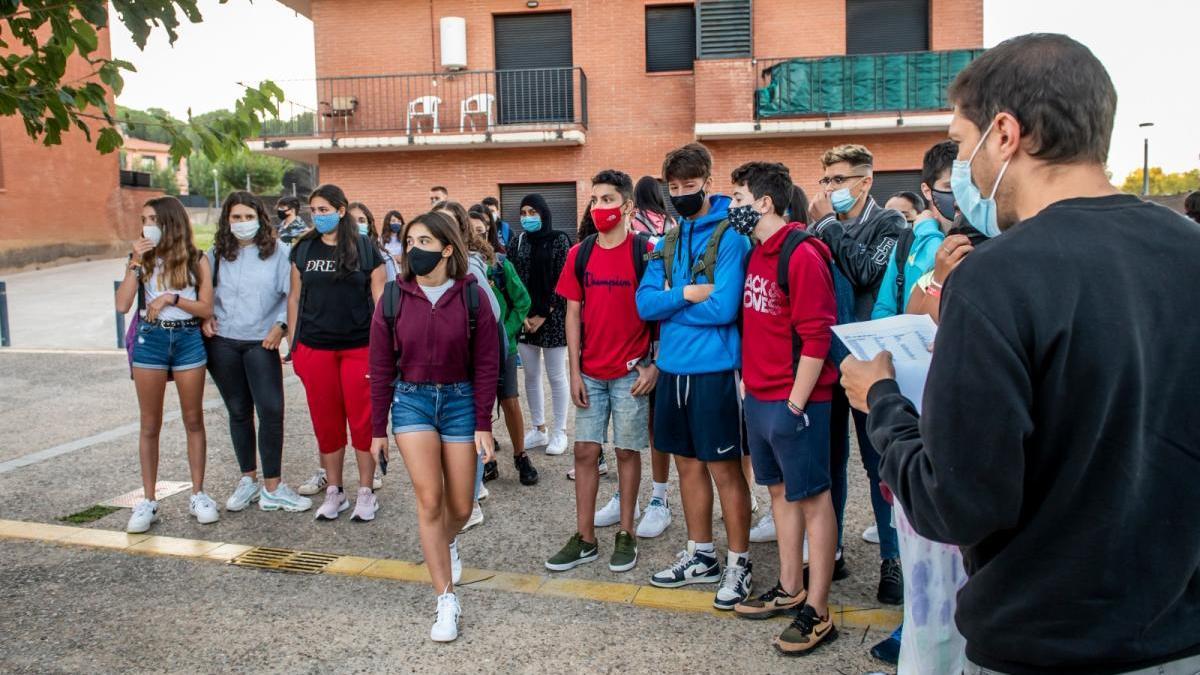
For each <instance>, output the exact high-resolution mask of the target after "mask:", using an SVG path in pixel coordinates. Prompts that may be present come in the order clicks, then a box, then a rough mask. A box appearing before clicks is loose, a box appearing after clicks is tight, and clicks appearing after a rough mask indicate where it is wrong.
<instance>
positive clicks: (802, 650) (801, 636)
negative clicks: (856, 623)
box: [775, 605, 838, 656]
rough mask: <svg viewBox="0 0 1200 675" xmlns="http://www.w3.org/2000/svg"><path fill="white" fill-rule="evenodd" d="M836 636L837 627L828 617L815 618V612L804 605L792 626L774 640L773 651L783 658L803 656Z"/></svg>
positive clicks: (831, 640)
mask: <svg viewBox="0 0 1200 675" xmlns="http://www.w3.org/2000/svg"><path fill="white" fill-rule="evenodd" d="M837 636H838V631H837V626H834V625H833V621H831V620H830V619H829V617H827V616H826V617H820V616H817V610H815V609H813V608H812V607H809V606H808V605H805V606H804V607H802V608H801V609H800V614H799V615H797V616H796V619H795V620H794V621H792V625H790V626H788V627H787V628H786V629H785V630H784V631H783V633H781V634H780V635H779V637H777V638H775V651H777V652H779V653H780V654H783V655H784V656H805V655H807V654H811V653H812V651H813V650H814V649H816V648H817V647H819V646H821V645H822V644H825V643H826V642H833V641H834V640H836V639H837Z"/></svg>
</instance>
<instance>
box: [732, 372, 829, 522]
mask: <svg viewBox="0 0 1200 675" xmlns="http://www.w3.org/2000/svg"><path fill="white" fill-rule="evenodd" d="M830 407H831V406H830V404H829V403H809V404H808V407H807V408H806V409H805V415H804V417H798V416H796V415H794V414H792V411H791V410H788V406H787V401H763V400H760V399H757V398H755V397H754V395H753V394H751V393H749V392H747V393H746V401H745V403H744V408H743V409H744V410H745V413H746V431H747V439H746V440H747V441H748V442H749V445H750V463H751V464H752V465H753V466H754V481H755V482H756V483H758V484H759V485H778V484H779V483H783V487H784V496H785V497H786V498H787V500H788V501H789V502H797V501H800V500H801V499H805V498H807V497H812V496H815V495H819V494H821V493H822V492H824V491H826V490H828V489H829V488H830V485H832V483H831V481H830V478H829V409H830ZM806 418H807V419H806Z"/></svg>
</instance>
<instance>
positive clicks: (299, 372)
mask: <svg viewBox="0 0 1200 675" xmlns="http://www.w3.org/2000/svg"><path fill="white" fill-rule="evenodd" d="M292 368H293V370H295V371H296V377H299V378H300V381H301V382H303V383H304V394H305V396H306V397H307V398H308V414H309V416H310V417H311V418H312V425H313V433H314V434H316V436H317V449H318V450H320V451H321V452H323V453H327V452H337V451H338V450H341V449H342V448H344V447H346V425H347V424H349V425H350V440H351V443H352V444H353V445H354V449H355V450H359V451H362V452H368V451H369V450H370V449H371V384H370V382H369V381H368V380H367V370H368V348H367V347H358V348H357V349H314V348H312V347H308V346H305V345H302V344H297V345H296V349H295V350H293V355H292Z"/></svg>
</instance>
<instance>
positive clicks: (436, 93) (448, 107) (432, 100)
mask: <svg viewBox="0 0 1200 675" xmlns="http://www.w3.org/2000/svg"><path fill="white" fill-rule="evenodd" d="M308 88H311V89H308ZM285 92H286V93H287V94H288V98H289V101H290V100H291V99H293V98H298V99H301V100H315V101H316V102H317V108H316V109H315V110H313V109H312V108H311V107H309V106H304V105H301V104H299V103H286V104H284V106H283V107H282V108H281V110H280V114H279V116H278V117H277V118H275V119H269V120H267V121H265V122H264V124H263V128H262V136H263V137H264V138H277V137H284V136H293V137H294V136H347V135H356V134H364V133H378V132H403V133H404V134H405V135H416V134H433V133H443V134H445V133H462V132H466V133H485V132H488V131H494V130H497V129H498V128H501V127H505V128H509V129H519V128H521V127H535V128H544V127H546V126H548V125H549V126H555V127H559V128H561V127H564V126H573V125H578V126H581V127H583V128H585V129H586V128H587V122H588V116H587V75H586V74H584V72H583V69H582V68H578V67H572V68H529V69H522V70H477V71H462V72H444V73H424V74H402V75H366V76H348V77H323V78H318V79H316V80H312V81H308V82H307V83H304V82H299V83H292V84H288V85H287V86H286V87H285Z"/></svg>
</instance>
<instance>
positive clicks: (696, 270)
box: [692, 218, 729, 284]
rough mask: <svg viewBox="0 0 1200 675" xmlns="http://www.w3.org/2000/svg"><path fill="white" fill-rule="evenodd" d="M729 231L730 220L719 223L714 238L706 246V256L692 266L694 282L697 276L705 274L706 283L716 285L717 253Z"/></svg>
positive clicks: (713, 234)
mask: <svg viewBox="0 0 1200 675" xmlns="http://www.w3.org/2000/svg"><path fill="white" fill-rule="evenodd" d="M728 229H729V219H728V218H726V219H724V220H722V221H721V222H719V223H717V226H716V228H714V229H713V233H712V236H711V237H709V238H708V243H707V244H705V246H704V255H703V256H701V258H700V261H699V262H697V263H696V264H695V265H693V266H692V281H695V279H696V276H697V275H699V274H703V275H704V278H705V280H706V281H705V283H709V284H713V283H716V272H717V252H718V250H719V249H720V247H721V238H722V237H724V236H725V230H728Z"/></svg>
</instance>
